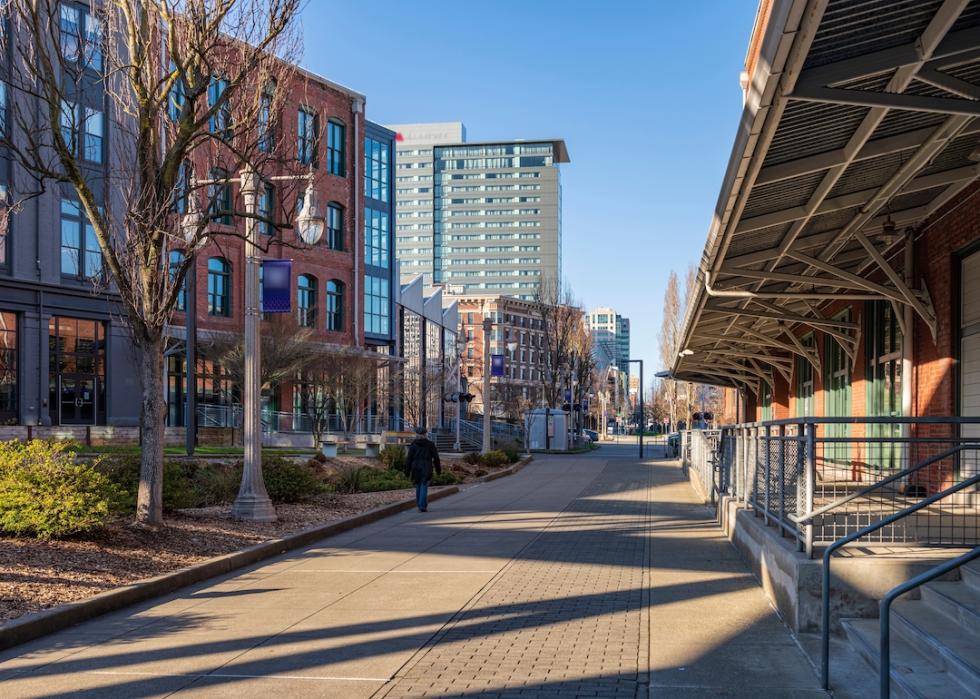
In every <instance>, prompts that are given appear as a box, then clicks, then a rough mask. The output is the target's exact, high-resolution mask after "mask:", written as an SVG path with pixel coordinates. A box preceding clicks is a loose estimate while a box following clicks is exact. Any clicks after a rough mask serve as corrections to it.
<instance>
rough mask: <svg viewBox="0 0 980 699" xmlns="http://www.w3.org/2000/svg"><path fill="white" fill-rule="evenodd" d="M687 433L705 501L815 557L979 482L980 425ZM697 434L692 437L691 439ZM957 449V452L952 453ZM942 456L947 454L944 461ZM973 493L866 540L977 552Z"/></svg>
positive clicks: (941, 422) (806, 422) (907, 421)
mask: <svg viewBox="0 0 980 699" xmlns="http://www.w3.org/2000/svg"><path fill="white" fill-rule="evenodd" d="M712 432H714V431H713V430H690V431H688V432H685V433H684V435H682V445H681V454H682V458H683V459H684V461H685V465H686V466H688V467H689V468H691V469H692V470H693V471H694V472H695V473H696V474H698V478H699V480H700V481H701V484H702V486H703V488H704V491H705V492H706V493H709V494H716V493H717V494H724V495H728V496H730V497H733V498H735V499H736V500H738V501H739V502H741V503H743V504H745V505H747V506H749V507H750V508H751V509H752V510H753V511H755V512H756V513H757V514H758V515H759V516H761V517H763V518H764V519H765V521H766V523H767V524H770V525H772V526H775V527H777V528H778V529H779V530H780V532H781V533H783V534H784V535H787V536H790V537H792V538H795V539H796V540H797V542H798V546H799V548H800V550H803V551H806V553H807V555H810V556H812V554H813V549H814V547H815V546H820V545H826V544H830V543H832V542H834V541H836V540H837V539H839V538H841V537H843V536H846V535H848V534H849V533H852V532H854V531H857V530H859V529H861V528H862V527H864V526H866V525H868V524H871V523H873V522H877V521H879V520H881V519H883V518H885V517H888V516H889V515H891V514H893V513H895V512H898V511H900V510H902V509H904V508H905V507H907V506H908V505H910V504H912V503H914V502H916V501H918V500H920V499H921V498H922V497H924V496H926V495H928V494H930V493H934V492H937V491H939V490H941V489H942V488H944V487H946V486H949V485H951V484H956V483H958V482H961V481H963V480H966V479H968V478H970V477H971V476H973V475H975V474H977V473H980V418H974V417H970V418H965V417H962V418H961V417H921V418H892V417H884V418H871V417H860V418H858V417H855V418H798V419H793V420H775V421H770V422H763V423H752V424H744V425H734V426H727V427H723V428H721V430H720V435H719V436H718V437H717V441H715V438H714V437H712V436H711V433H712ZM699 434H700V435H701V436H699V437H696V436H694V435H699ZM955 447H963V448H962V449H956V451H955V452H949V450H950V449H953V448H955ZM947 452H949V453H947ZM978 506H980V494H978V493H977V492H963V493H960V495H959V496H958V497H957V498H953V499H951V500H950V501H948V502H944V503H941V504H937V505H936V506H935V507H934V508H933V509H931V510H930V511H929V512H927V513H923V514H922V515H920V516H918V517H916V518H915V519H914V520H909V521H905V522H901V523H898V524H895V525H894V526H889V527H886V528H883V529H880V530H876V531H875V532H874V534H873V535H872V536H871V537H870V538H869V539H868V541H872V542H878V543H917V544H933V545H946V546H966V545H974V544H976V543H980V541H978V540H980V525H978V520H980V518H978V517H977V516H976V514H977V509H978Z"/></svg>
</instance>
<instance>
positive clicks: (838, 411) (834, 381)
mask: <svg viewBox="0 0 980 699" xmlns="http://www.w3.org/2000/svg"><path fill="white" fill-rule="evenodd" d="M836 320H843V321H845V322H846V321H849V320H850V312H845V313H842V314H841V315H839V316H837V318H836ZM850 362H851V360H850V357H848V356H847V352H845V351H844V348H843V347H842V346H841V344H840V343H839V342H838V341H837V340H836V339H835V338H833V337H831V336H830V335H828V336H827V352H826V361H825V363H824V374H825V377H824V379H825V382H826V389H827V393H826V404H825V406H824V413H826V415H827V417H849V416H850V414H851V364H850ZM850 432H851V430H850V425H847V424H843V423H838V424H833V423H832V424H829V425H827V428H826V436H827V437H831V438H836V439H841V438H846V437H848V436H850ZM823 458H824V471H825V472H824V478H825V479H828V478H829V479H835V480H836V479H840V480H846V479H849V478H851V473H850V468H851V445H850V444H848V443H847V442H826V443H825V444H824V452H823Z"/></svg>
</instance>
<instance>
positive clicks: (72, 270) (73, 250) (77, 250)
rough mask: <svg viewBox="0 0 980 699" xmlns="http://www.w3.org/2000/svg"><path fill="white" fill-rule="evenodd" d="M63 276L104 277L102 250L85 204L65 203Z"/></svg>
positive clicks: (62, 244)
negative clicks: (83, 210)
mask: <svg viewBox="0 0 980 699" xmlns="http://www.w3.org/2000/svg"><path fill="white" fill-rule="evenodd" d="M61 274H62V275H63V276H66V277H78V278H85V279H92V278H95V277H98V276H100V275H101V274H102V249H101V248H100V247H99V241H98V238H96V237H95V228H94V227H93V226H92V224H91V223H89V221H88V219H86V218H85V216H84V215H83V214H82V209H81V205H80V204H79V203H78V202H76V201H73V200H71V199H62V200H61Z"/></svg>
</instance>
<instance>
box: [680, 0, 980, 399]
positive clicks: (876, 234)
mask: <svg viewBox="0 0 980 699" xmlns="http://www.w3.org/2000/svg"><path fill="white" fill-rule="evenodd" d="M759 47H760V48H759V54H758V57H757V58H756V60H755V61H754V63H753V65H754V68H753V70H752V74H751V75H750V76H748V82H747V88H746V101H745V107H744V109H743V112H742V118H741V121H740V124H739V130H738V134H737V136H736V140H735V145H734V148H733V151H732V155H731V158H730V160H729V165H728V169H727V171H726V174H725V180H724V183H723V186H722V190H721V194H720V196H719V199H718V204H717V206H716V208H715V215H714V218H713V221H712V225H711V228H710V230H709V233H708V241H707V245H706V247H705V251H704V254H703V256H702V259H701V263H700V266H699V273H698V276H697V282H696V289H695V290H694V292H693V294H692V301H691V303H690V304H689V306H688V308H687V312H686V316H685V319H684V327H683V330H682V341H681V343H680V346H679V347H678V350H679V354H678V356H677V357H676V359H675V361H674V365H673V367H672V373H673V376H674V377H676V378H679V379H684V380H690V381H699V382H704V383H714V384H724V385H734V386H740V387H749V388H752V389H754V390H758V388H759V386H760V384H761V383H763V382H765V383H768V384H769V385H772V384H773V381H774V377H775V376H777V375H783V376H784V377H786V378H787V379H788V378H789V376H790V367H791V362H792V361H793V358H794V357H796V356H799V357H804V358H805V359H806V360H807V361H810V362H811V363H812V364H813V365H814V366H815V368H816V369H817V370H818V372H819V368H820V367H819V357H818V354H817V353H816V352H815V351H813V350H812V349H811V348H809V347H807V346H805V345H804V344H802V343H801V342H800V341H799V339H798V336H799V335H800V334H801V333H800V328H801V327H803V328H812V329H814V330H819V331H821V332H823V333H825V334H829V335H831V336H833V337H835V338H837V339H838V341H839V342H840V343H841V345H842V346H843V347H844V349H845V351H847V352H848V353H849V354H850V355H851V358H852V360H856V357H855V350H856V347H857V344H858V333H859V328H858V327H856V326H855V324H853V323H851V322H849V321H847V320H840V319H834V318H830V317H828V315H829V314H828V313H827V306H828V305H829V304H830V303H832V302H835V301H842V300H843V301H847V300H851V301H861V300H886V301H889V302H891V303H893V304H894V305H895V308H896V310H902V311H903V312H901V313H897V314H896V315H897V317H898V318H899V322H900V323H903V324H904V309H905V308H910V309H912V311H913V312H914V313H915V314H917V315H918V316H920V317H921V318H922V320H923V321H924V322H925V323H926V326H927V327H929V328H930V329H931V330H932V332H933V335H935V332H936V322H937V319H936V315H935V312H934V310H933V308H932V303H931V301H930V298H929V294H928V290H927V289H925V288H924V286H923V285H922V282H921V280H915V279H911V278H910V275H908V274H907V273H906V270H905V262H904V259H905V257H906V255H907V254H910V253H906V250H907V249H909V248H910V242H911V240H912V238H913V237H914V236H915V235H916V234H919V233H921V231H922V225H923V223H924V222H925V221H926V220H927V219H928V218H929V217H930V216H931V215H932V214H933V213H934V212H935V211H936V210H937V209H939V208H940V207H942V206H943V205H944V204H945V203H946V202H948V201H950V200H951V199H952V198H953V197H955V196H956V195H957V194H958V193H960V192H962V191H963V190H964V189H965V188H966V187H968V186H969V185H970V184H971V183H973V182H975V181H976V179H977V175H978V162H977V161H978V160H980V121H978V120H977V118H976V117H977V116H980V7H978V6H977V3H973V4H972V5H971V3H970V2H969V1H968V0H775V2H773V3H772V7H771V9H769V12H768V23H767V25H766V27H765V29H764V33H763V36H762V39H761V41H760V42H759Z"/></svg>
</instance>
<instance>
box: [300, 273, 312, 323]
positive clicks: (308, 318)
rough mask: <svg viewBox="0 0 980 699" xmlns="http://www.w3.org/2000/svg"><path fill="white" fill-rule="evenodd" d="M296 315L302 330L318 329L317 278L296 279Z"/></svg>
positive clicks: (307, 275) (304, 277) (301, 276)
mask: <svg viewBox="0 0 980 699" xmlns="http://www.w3.org/2000/svg"><path fill="white" fill-rule="evenodd" d="M296 313H297V320H298V321H299V325H300V327H301V328H315V327H316V277H313V276H310V275H309V274H301V275H299V276H298V277H296Z"/></svg>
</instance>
